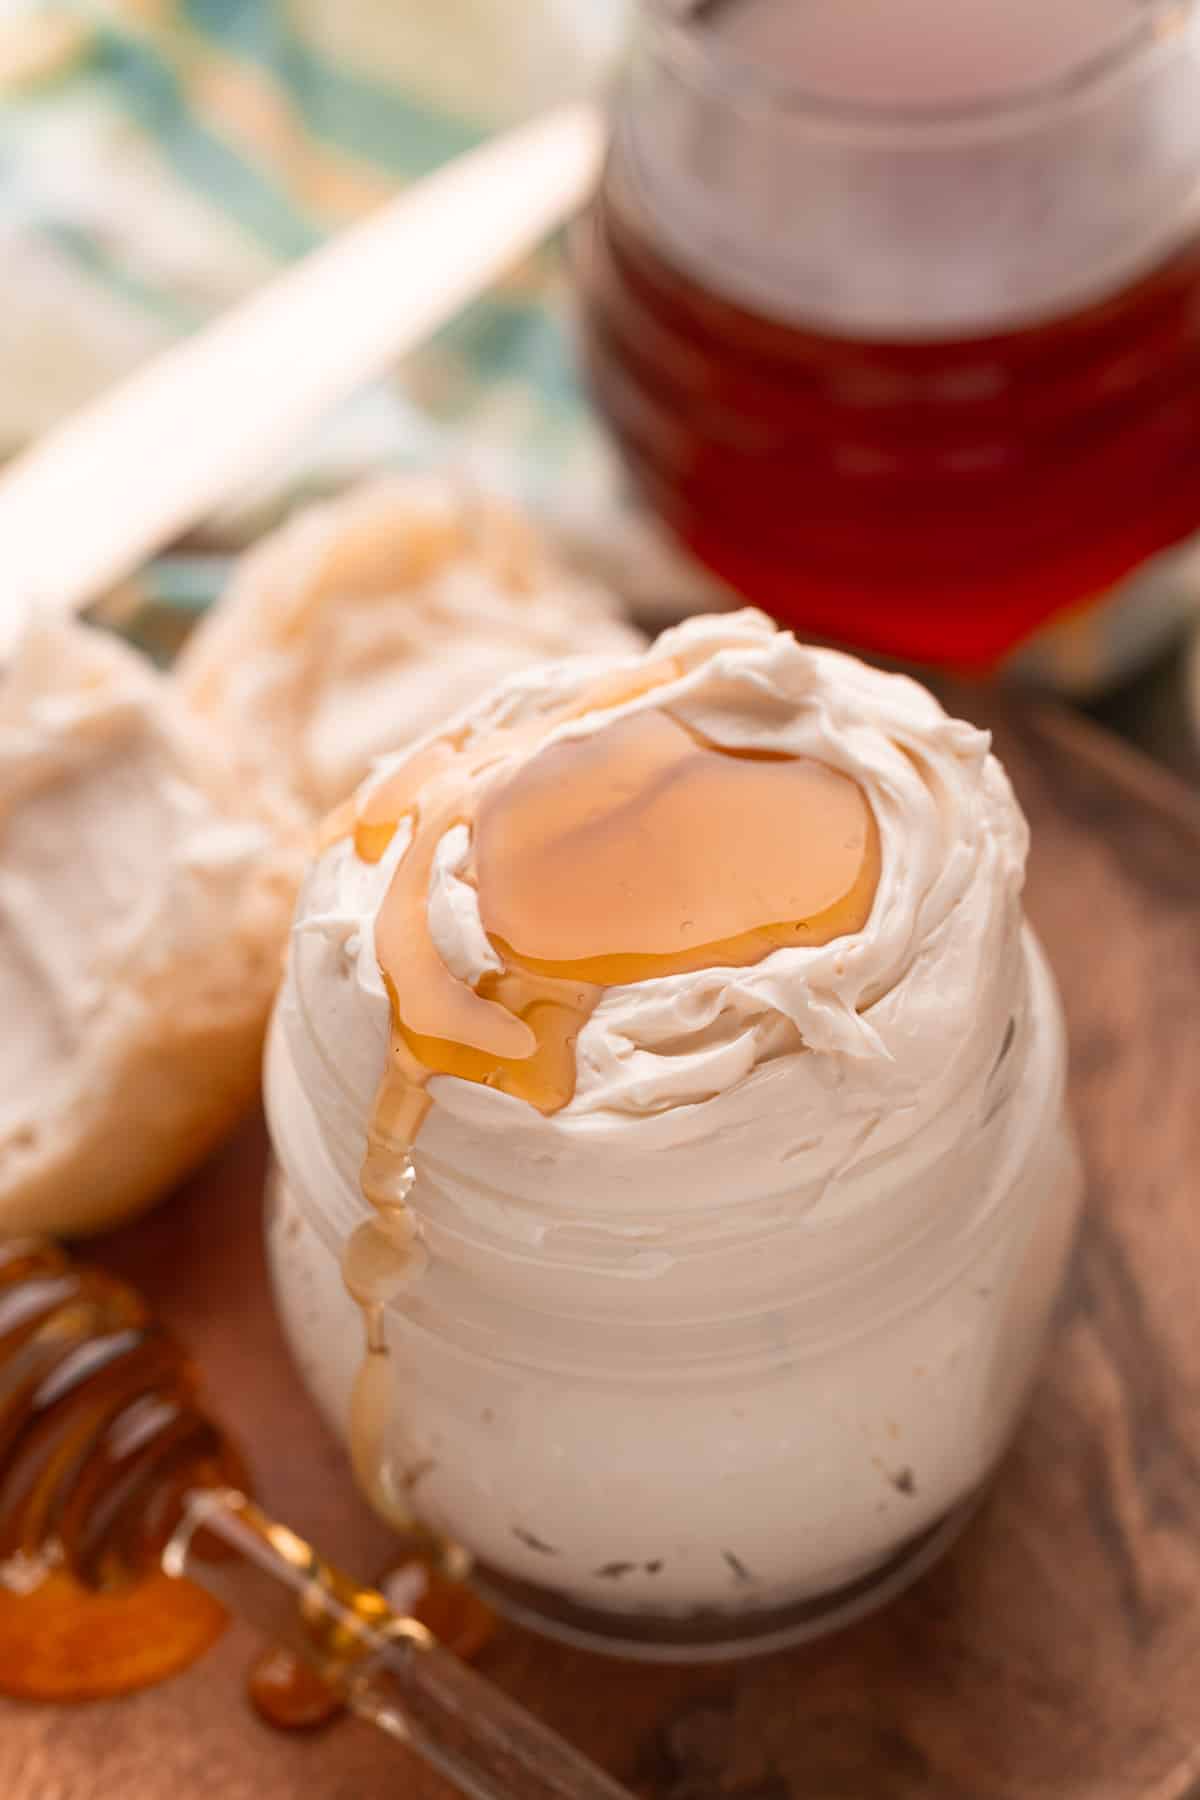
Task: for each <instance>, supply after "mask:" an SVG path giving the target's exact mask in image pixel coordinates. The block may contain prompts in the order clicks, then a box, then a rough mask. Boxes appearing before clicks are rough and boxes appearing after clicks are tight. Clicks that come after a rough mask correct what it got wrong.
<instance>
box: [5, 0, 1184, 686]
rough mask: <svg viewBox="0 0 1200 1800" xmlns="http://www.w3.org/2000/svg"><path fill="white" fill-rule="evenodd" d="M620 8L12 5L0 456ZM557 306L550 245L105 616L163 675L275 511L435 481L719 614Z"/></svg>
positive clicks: (1127, 618) (1083, 612) (1068, 672)
mask: <svg viewBox="0 0 1200 1800" xmlns="http://www.w3.org/2000/svg"><path fill="white" fill-rule="evenodd" d="M632 4H633V0H0V244H2V247H3V256H4V264H3V267H4V305H3V310H2V313H0V321H2V322H0V455H4V454H7V453H11V452H12V451H14V450H16V449H18V448H19V447H20V446H21V445H22V444H23V443H25V442H27V441H28V440H29V439H30V438H31V437H33V436H35V435H36V434H37V433H38V432H39V431H41V430H42V429H43V428H44V427H46V426H47V425H49V424H51V423H52V422H53V421H54V420H55V419H57V418H59V417H61V416H62V415H63V414H64V413H66V412H68V411H69V410H70V409H71V408H72V407H74V406H76V405H78V404H79V403H80V402H82V401H83V400H85V399H86V398H88V397H89V396H90V395H92V394H94V393H96V392H97V391H98V390H100V389H101V388H103V387H104V386H105V385H106V384H107V383H109V382H111V381H112V380H114V379H115V378H116V377H118V376H120V375H121V374H123V373H125V372H126V371H128V370H129V369H130V368H132V367H133V366H134V365H135V364H136V363H138V362H139V361H140V360H141V359H142V358H144V357H146V356H148V355H150V354H151V353H152V352H153V351H155V350H157V349H160V348H162V347H163V346H164V345H166V344H168V343H170V342H171V341H172V340H173V339H174V338H176V337H178V336H179V335H180V334H182V333H184V332H187V331H189V330H191V329H192V328H193V327H195V326H196V325H198V324H200V323H201V322H202V321H204V320H206V319H208V318H211V317H212V316H213V314H215V313H216V312H218V311H220V310H221V309H222V308H223V307H226V306H228V305H229V304H231V303H232V302H234V301H236V300H238V299H240V298H241V297H242V296H244V295H245V294H247V293H248V292H250V291H251V290H252V289H253V288H255V287H256V286H257V285H258V284H259V283H261V282H263V281H265V280H266V279H268V278H269V277H270V276H271V275H272V274H274V273H275V272H276V271H277V270H278V269H279V268H280V267H282V266H283V265H284V264H285V263H286V262H287V261H288V260H289V259H291V258H293V257H295V256H298V255H301V254H302V253H303V252H304V251H306V250H308V249H310V248H311V247H312V246H313V245H315V244H317V243H319V242H320V241H321V239H322V238H323V237H325V236H326V235H327V234H328V233H330V232H333V231H336V230H337V229H338V228H339V227H340V226H342V225H344V224H346V223H348V222H349V221H350V220H352V219H354V218H357V217H360V216H361V215H362V214H363V213H364V212H366V211H368V210H369V209H370V208H371V207H372V206H374V205H376V204H378V203H379V202H380V201H381V200H383V199H384V198H386V197H387V196H388V195H389V194H391V193H393V192H395V190H396V189H397V187H399V186H401V185H403V184H404V183H405V182H408V181H412V180H413V179H415V178H417V177H419V176H421V175H423V174H425V173H426V172H427V171H429V170H430V169H432V168H433V167H435V166H436V165H437V164H439V163H440V162H442V161H443V160H444V159H445V158H447V157H449V156H452V155H453V154H454V153H455V152H457V151H459V150H462V149H463V148H465V147H466V146H468V145H470V144H472V143H475V142H477V141H478V140H479V138H480V137H481V136H482V135H484V134H486V133H487V132H488V131H489V130H491V129H494V128H496V127H498V126H501V125H504V124H508V123H511V122H514V121H515V120H517V119H519V118H521V117H523V116H526V115H528V114H529V113H531V112H533V111H535V110H537V109H538V108H540V107H543V106H545V105H549V104H551V103H552V102H553V101H555V100H559V99H563V98H565V97H567V96H568V95H570V94H571V93H573V92H577V91H579V90H581V89H584V88H591V87H592V86H594V85H595V83H596V82H597V81H599V80H600V79H602V78H603V76H604V74H605V72H606V70H607V69H608V67H609V65H610V64H611V63H612V61H613V59H614V58H615V57H616V56H617V55H618V54H619V50H620V46H621V43H622V41H623V37H624V34H625V31H626V28H627V24H628V14H629V11H630V9H631V7H632ZM567 287H568V282H567V278H566V270H565V266H564V259H563V253H562V247H561V246H552V247H550V248H549V249H547V250H546V251H544V252H542V253H541V254H539V255H538V256H537V257H535V258H533V259H532V260H531V261H530V262H529V263H528V264H527V265H526V266H525V267H524V268H523V269H521V270H520V271H518V272H517V273H516V274H514V275H513V276H512V277H511V278H510V279H509V280H507V281H506V282H505V283H504V284H503V285H502V287H500V288H499V289H497V290H496V291H495V292H493V293H492V294H490V295H489V296H488V297H487V298H486V299H485V300H483V301H482V302H480V303H479V304H478V305H476V306H475V307H473V308H472V309H471V310H470V312H468V313H467V314H466V315H465V316H464V317H462V318H461V319H460V320H458V321H457V322H456V323H455V324H454V325H453V326H452V327H450V328H449V329H448V330H447V331H445V332H443V333H442V334H441V336H440V337H439V338H438V339H437V340H436V341H435V342H434V343H432V344H431V345H429V346H428V347H427V348H426V349H425V350H424V351H422V352H421V353H420V354H418V355H415V356H413V357H411V358H409V359H408V360H407V361H406V362H405V363H404V365H403V367H402V369H399V370H397V371H396V372H395V373H394V374H393V375H392V377H391V378H390V379H388V380H386V381H382V382H380V383H379V384H378V385H377V386H375V387H374V388H372V389H371V390H370V391H369V392H366V393H363V394H360V395H358V396H357V397H356V398H355V399H354V400H353V402H352V403H351V404H349V405H348V406H346V407H345V408H343V410H342V411H341V413H340V414H339V416H338V417H336V418H335V419H333V420H331V421H330V422H329V423H328V425H327V427H326V428H325V429H324V430H323V431H322V432H320V433H319V434H317V435H316V436H314V438H313V440H312V442H310V443H308V444H305V445H303V446H301V447H300V448H299V449H298V451H297V453H296V456H295V458H294V460H293V462H292V464H291V466H290V467H288V468H287V469H282V470H276V471H274V472H273V475H272V478H271V479H270V480H269V481H267V482H265V483H264V485H263V487H262V489H261V490H260V491H259V492H257V493H255V494H252V495H250V494H248V495H246V496H244V500H243V504H242V506H241V507H240V508H239V509H238V511H237V512H236V513H234V514H231V515H230V516H227V517H225V518H223V519H221V520H218V521H216V522H215V523H214V525H213V527H212V528H209V529H206V532H205V534H204V537H203V539H201V540H198V541H197V542H196V543H194V544H189V545H187V546H184V547H183V550H182V551H181V552H180V553H177V554H174V555H172V556H171V557H169V558H166V559H164V560H162V561H160V562H158V563H156V564H155V565H154V566H153V567H152V568H151V569H149V570H147V571H146V572H145V573H144V575H143V576H142V577H141V578H139V580H138V582H136V583H134V584H131V586H130V588H129V590H128V591H126V592H125V593H123V594H122V595H121V596H118V597H117V602H118V604H117V606H116V609H115V616H116V617H118V618H119V619H120V620H121V621H122V622H123V623H124V625H125V627H126V629H128V630H129V631H130V633H131V635H133V636H135V637H136V638H138V640H139V641H140V642H142V643H143V645H144V646H145V647H146V648H148V649H149V650H151V652H152V653H155V654H159V655H161V656H164V657H165V656H167V655H169V654H170V652H171V650H172V648H173V647H174V645H175V644H176V643H177V642H178V640H179V638H180V636H181V635H182V633H183V631H184V630H185V629H186V626H187V623H188V621H189V620H190V618H191V617H192V616H194V613H195V612H196V610H198V609H199V608H202V607H203V606H205V605H206V604H208V602H209V601H210V600H211V599H212V598H213V596H214V594H215V593H217V592H218V591H219V589H220V587H221V585H222V583H223V581H224V579H225V576H226V573H227V569H228V559H229V557H230V556H231V555H232V554H233V553H234V552H235V551H236V549H237V548H238V546H239V545H240V544H242V543H244V542H245V541H246V539H247V538H248V537H249V536H250V535H252V533H253V532H254V531H256V530H258V529H261V528H262V526H263V525H264V524H265V523H266V522H268V521H269V520H270V519H271V518H272V517H273V516H275V515H276V514H277V513H278V512H279V510H280V509H281V507H282V506H283V505H284V504H285V503H287V502H290V501H293V500H295V499H296V498H297V497H298V496H299V497H302V496H303V495H305V494H306V493H311V492H318V491H324V490H328V489H330V488H332V487H336V486H338V485H341V484H343V483H345V482H346V481H348V480H350V479H352V478H353V477H354V475H356V474H357V473H360V472H362V471H363V470H366V469H371V468H378V467H380V466H384V465H389V464H390V465H400V466H403V465H405V464H413V463H430V462H435V463H436V462H439V461H445V460H452V461H454V462H457V463H459V464H461V463H463V462H465V463H466V464H467V465H468V467H470V468H473V469H474V471H475V472H476V473H477V474H478V475H479V476H480V477H481V478H484V479H487V480H488V481H490V482H493V483H495V484H497V485H499V486H500V487H501V488H503V489H505V490H507V491H508V492H510V493H512V494H514V495H515V496H516V497H518V498H522V499H524V500H526V501H527V502H529V503H531V504H532V505H533V506H534V508H535V510H537V511H539V512H540V513H542V514H543V515H544V516H548V517H549V519H550V520H551V522H552V523H553V524H554V525H556V526H557V527H558V528H559V529H560V530H561V531H562V532H563V533H564V534H565V535H566V536H567V537H568V539H569V541H570V544H571V547H572V548H573V549H574V550H575V551H576V553H577V554H582V555H584V556H585V557H587V558H589V559H590V561H591V563H592V565H593V567H594V568H595V570H596V571H597V572H598V573H600V574H601V575H603V576H605V577H607V578H608V579H610V580H613V581H614V582H615V583H616V584H617V585H618V586H619V587H621V588H622V589H623V590H624V592H625V593H626V594H627V595H628V596H629V597H631V598H632V599H633V600H634V602H635V603H636V602H638V601H641V602H643V603H644V602H646V601H648V600H650V599H651V598H653V599H655V600H657V602H658V604H659V610H660V616H661V615H669V614H671V613H679V612H681V611H684V610H686V609H688V608H689V607H694V606H696V605H698V604H707V603H710V602H711V600H712V598H713V594H714V590H713V587H712V585H711V584H709V583H708V582H707V581H706V579H705V578H704V577H703V576H702V575H701V574H700V573H699V572H698V571H697V570H696V569H695V568H694V566H693V565H691V564H690V563H688V562H687V561H686V560H685V559H684V558H682V557H681V556H679V555H678V554H676V553H673V552H672V551H671V549H670V547H669V546H668V545H666V543H665V542H664V540H663V539H662V538H661V537H660V536H659V534H658V533H657V532H656V531H655V530H654V528H653V527H652V526H650V525H649V524H648V523H647V522H646V521H645V520H644V519H642V518H639V516H638V515H637V514H636V512H635V511H634V509H632V508H631V507H630V506H629V505H628V503H627V501H626V499H625V497H624V496H623V495H622V491H621V486H620V481H619V477H618V473H617V471H616V468H615V465H614V461H613V458H612V454H611V451H610V450H609V448H608V447H607V445H606V444H605V442H604V440H603V437H602V436H601V434H600V432H599V431H598V429H597V428H596V426H595V425H594V423H593V422H592V420H591V419H590V417H589V414H588V411H587V408H586V405H585V403H584V400H583V396H582V394H581V392H580V387H579V383H578V378H577V375H576V370H575V366H574V362H573V359H572V353H571V343H570V331H569V325H568V319H567V305H566V299H567ZM332 328H335V327H334V326H333V325H331V329H332ZM179 428H180V431H181V432H182V431H186V429H187V421H186V419H181V420H180V425H179ZM1197 561H1198V559H1197V555H1196V553H1195V552H1194V551H1193V552H1192V554H1190V555H1184V556H1173V557H1169V558H1166V559H1164V560H1163V561H1162V562H1161V563H1160V564H1156V565H1153V566H1152V567H1151V568H1149V569H1148V570H1146V571H1145V572H1144V573H1143V575H1142V576H1141V577H1139V579H1138V581H1137V583H1136V584H1134V588H1133V590H1132V591H1127V590H1124V589H1123V590H1122V591H1121V592H1119V593H1117V594H1115V595H1110V596H1104V597H1102V598H1101V599H1100V600H1099V601H1098V602H1097V603H1096V604H1095V605H1093V606H1091V607H1087V608H1082V609H1080V610H1079V612H1077V613H1076V614H1074V615H1072V616H1071V617H1070V618H1068V619H1065V620H1062V621H1060V622H1058V623H1057V624H1055V625H1054V626H1053V627H1052V628H1051V629H1049V630H1048V631H1046V632H1043V633H1042V634H1041V635H1040V636H1039V638H1038V639H1037V640H1035V641H1034V642H1033V643H1032V644H1030V645H1028V646H1026V647H1025V648H1024V649H1023V650H1022V651H1021V653H1020V654H1019V656H1018V657H1017V658H1015V659H1014V666H1015V667H1017V668H1018V669H1019V670H1021V671H1022V672H1023V673H1025V674H1032V675H1033V676H1035V677H1036V678H1038V679H1041V680H1045V681H1048V682H1050V683H1051V684H1053V685H1056V686H1059V687H1063V688H1067V689H1074V690H1077V691H1089V690H1094V689H1096V688H1098V687H1101V686H1103V685H1104V684H1105V683H1106V682H1108V681H1109V680H1111V679H1112V678H1113V676H1114V675H1117V674H1119V673H1121V672H1122V671H1125V670H1128V669H1130V668H1132V667H1133V666H1134V665H1135V664H1136V663H1137V662H1139V661H1141V660H1144V659H1145V658H1146V657H1147V656H1148V655H1149V654H1151V653H1152V652H1153V651H1154V649H1155V648H1156V647H1157V646H1158V645H1159V644H1161V643H1162V642H1163V641H1164V640H1165V639H1167V638H1168V637H1170V636H1171V635H1172V634H1173V633H1176V632H1178V630H1179V629H1180V623H1181V619H1182V618H1183V617H1185V616H1187V615H1189V614H1190V615H1193V616H1194V613H1195V610H1196V598H1197V594H1198V593H1200V571H1198V569H1197ZM647 610H649V609H647Z"/></svg>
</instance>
